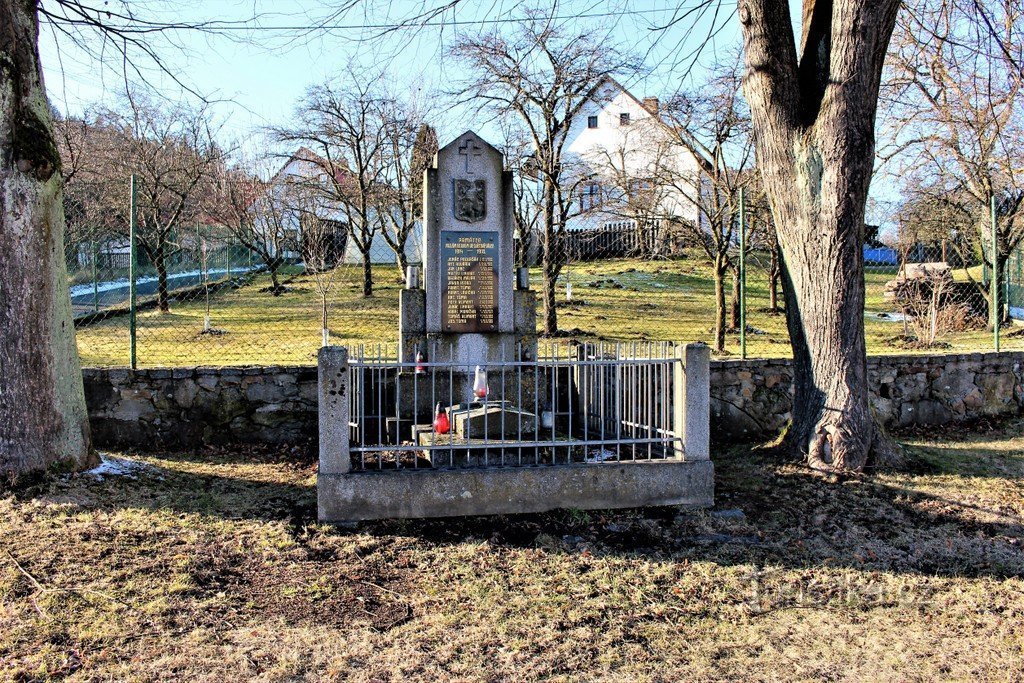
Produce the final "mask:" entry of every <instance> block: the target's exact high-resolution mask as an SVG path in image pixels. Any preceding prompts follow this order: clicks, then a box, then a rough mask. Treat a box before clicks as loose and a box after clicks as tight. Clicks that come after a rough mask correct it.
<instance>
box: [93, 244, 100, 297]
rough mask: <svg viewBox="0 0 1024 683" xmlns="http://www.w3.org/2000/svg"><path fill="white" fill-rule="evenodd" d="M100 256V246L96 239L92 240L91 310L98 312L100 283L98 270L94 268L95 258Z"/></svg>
mask: <svg viewBox="0 0 1024 683" xmlns="http://www.w3.org/2000/svg"><path fill="white" fill-rule="evenodd" d="M99 256H100V247H99V245H98V244H97V243H96V240H93V241H92V312H93V313H99V310H100V283H99V281H98V280H99V272H98V270H97V268H96V259H98V258H99Z"/></svg>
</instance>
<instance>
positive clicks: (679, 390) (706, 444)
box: [672, 344, 711, 460]
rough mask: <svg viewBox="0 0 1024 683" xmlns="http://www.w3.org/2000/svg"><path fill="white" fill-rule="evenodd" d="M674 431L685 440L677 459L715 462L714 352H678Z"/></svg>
mask: <svg viewBox="0 0 1024 683" xmlns="http://www.w3.org/2000/svg"><path fill="white" fill-rule="evenodd" d="M672 391H673V396H672V431H674V432H675V434H676V436H677V437H682V440H683V441H682V444H681V446H680V445H678V443H677V446H676V455H677V456H680V457H684V458H685V459H686V460H709V459H710V458H711V349H710V348H708V346H707V345H705V344H687V345H686V346H685V347H682V348H677V349H676V363H675V372H674V373H673V378H672Z"/></svg>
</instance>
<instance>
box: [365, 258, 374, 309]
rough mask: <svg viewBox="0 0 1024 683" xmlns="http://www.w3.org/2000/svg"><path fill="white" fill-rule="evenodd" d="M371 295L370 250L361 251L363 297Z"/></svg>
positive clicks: (371, 265)
mask: <svg viewBox="0 0 1024 683" xmlns="http://www.w3.org/2000/svg"><path fill="white" fill-rule="evenodd" d="M371 296H373V263H372V262H371V259H370V250H369V249H367V250H366V251H364V252H363V298H364V299H368V298H370V297H371Z"/></svg>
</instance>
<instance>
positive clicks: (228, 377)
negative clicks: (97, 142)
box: [83, 352, 1024, 448]
mask: <svg viewBox="0 0 1024 683" xmlns="http://www.w3.org/2000/svg"><path fill="white" fill-rule="evenodd" d="M83 374H84V377H85V389H86V401H87V403H88V406H89V415H90V420H91V423H92V430H93V436H94V439H95V442H96V445H97V447H99V448H153V447H162V448H194V447H197V446H199V445H202V444H204V443H214V444H220V443H271V444H280V443H288V444H295V443H309V444H312V443H313V442H314V441H315V439H316V434H317V370H316V368H315V367H261V368H181V369H175V370H137V371H134V372H133V371H130V370H124V369H86V370H85V371H84V372H83ZM868 376H869V378H870V380H871V387H872V404H873V405H874V407H875V409H876V410H877V411H878V414H879V416H880V417H881V418H882V419H883V420H884V421H885V423H886V424H887V425H888V426H890V427H897V426H906V425H913V424H941V423H945V422H958V421H964V420H971V419H975V418H979V417H992V416H999V415H1014V414H1017V413H1019V412H1020V411H1021V407H1022V406H1024V389H1022V386H1024V353H1020V352H1003V353H999V354H997V353H974V354H963V355H957V354H950V355H932V356H879V357H872V358H869V359H868ZM791 381H792V366H791V363H790V361H788V360H781V359H780V360H763V359H753V360H745V361H743V360H729V361H712V363H711V436H712V439H713V440H717V441H739V440H745V439H750V438H756V437H761V436H770V435H773V434H775V433H777V432H778V430H779V429H780V428H781V427H782V426H783V425H784V424H785V422H786V420H787V419H788V417H789V409H790V401H791V399H790V384H791Z"/></svg>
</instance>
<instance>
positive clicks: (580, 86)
mask: <svg viewBox="0 0 1024 683" xmlns="http://www.w3.org/2000/svg"><path fill="white" fill-rule="evenodd" d="M452 55H453V56H455V57H456V59H458V60H459V61H460V62H461V63H463V64H465V65H466V67H467V70H468V72H469V75H468V77H467V78H466V79H465V80H464V81H463V82H462V83H461V85H460V88H459V94H460V96H461V97H462V98H463V99H466V100H472V101H476V102H479V103H482V104H481V105H480V106H481V108H482V109H486V110H490V111H492V112H494V113H495V114H496V115H497V116H499V117H500V118H502V119H504V121H505V122H506V123H507V124H511V123H512V122H515V124H516V126H517V128H519V129H520V130H521V131H522V133H523V135H524V136H525V137H526V138H527V139H528V140H529V142H530V146H531V153H532V158H531V159H530V165H529V171H530V173H529V174H530V176H532V177H534V178H536V179H537V182H538V183H539V184H540V192H539V195H540V220H539V230H538V233H539V237H540V252H541V258H540V261H541V271H542V274H543V278H544V285H543V292H542V297H541V298H542V300H543V302H544V313H543V317H544V323H543V327H544V333H545V334H554V333H555V332H557V331H558V313H557V308H556V302H555V287H556V283H557V281H558V276H559V273H560V272H561V270H562V267H563V266H564V264H565V257H566V254H565V249H564V241H565V240H564V236H565V231H566V224H567V221H568V220H569V218H570V217H571V216H572V214H573V212H574V210H575V207H576V201H575V200H576V192H575V190H576V187H578V185H579V184H580V183H582V182H583V181H584V180H585V179H586V177H587V174H586V173H585V172H583V173H581V172H580V170H579V166H576V167H575V168H574V164H573V163H572V160H571V159H570V158H569V156H570V155H569V154H567V153H565V151H564V150H565V143H566V140H567V135H568V132H569V128H570V127H571V126H572V124H573V122H574V121H575V120H576V119H577V117H578V116H579V115H580V112H581V111H582V110H583V108H584V106H586V104H587V102H588V101H590V99H591V98H592V97H595V95H596V90H597V87H598V86H599V85H600V84H601V82H602V81H603V80H604V79H605V78H606V77H609V76H613V75H617V74H625V73H634V72H636V71H637V70H638V69H639V63H638V61H637V60H636V59H635V58H634V57H632V56H631V55H628V54H624V53H622V52H620V51H618V50H616V49H615V47H614V46H613V45H612V44H611V41H610V39H609V37H608V36H607V35H602V34H601V33H600V32H590V33H583V32H578V31H574V30H571V29H570V28H569V27H568V26H560V25H556V24H555V23H553V22H552V21H551V19H550V17H545V16H541V15H538V14H535V13H530V12H527V13H526V14H525V15H524V16H523V18H522V21H521V22H519V23H518V24H517V25H516V28H515V30H514V31H513V32H512V33H511V34H509V35H505V34H502V33H499V32H497V31H492V32H489V33H483V34H480V35H476V36H464V37H462V38H460V39H459V40H457V41H456V44H455V45H454V47H453V48H452Z"/></svg>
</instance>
